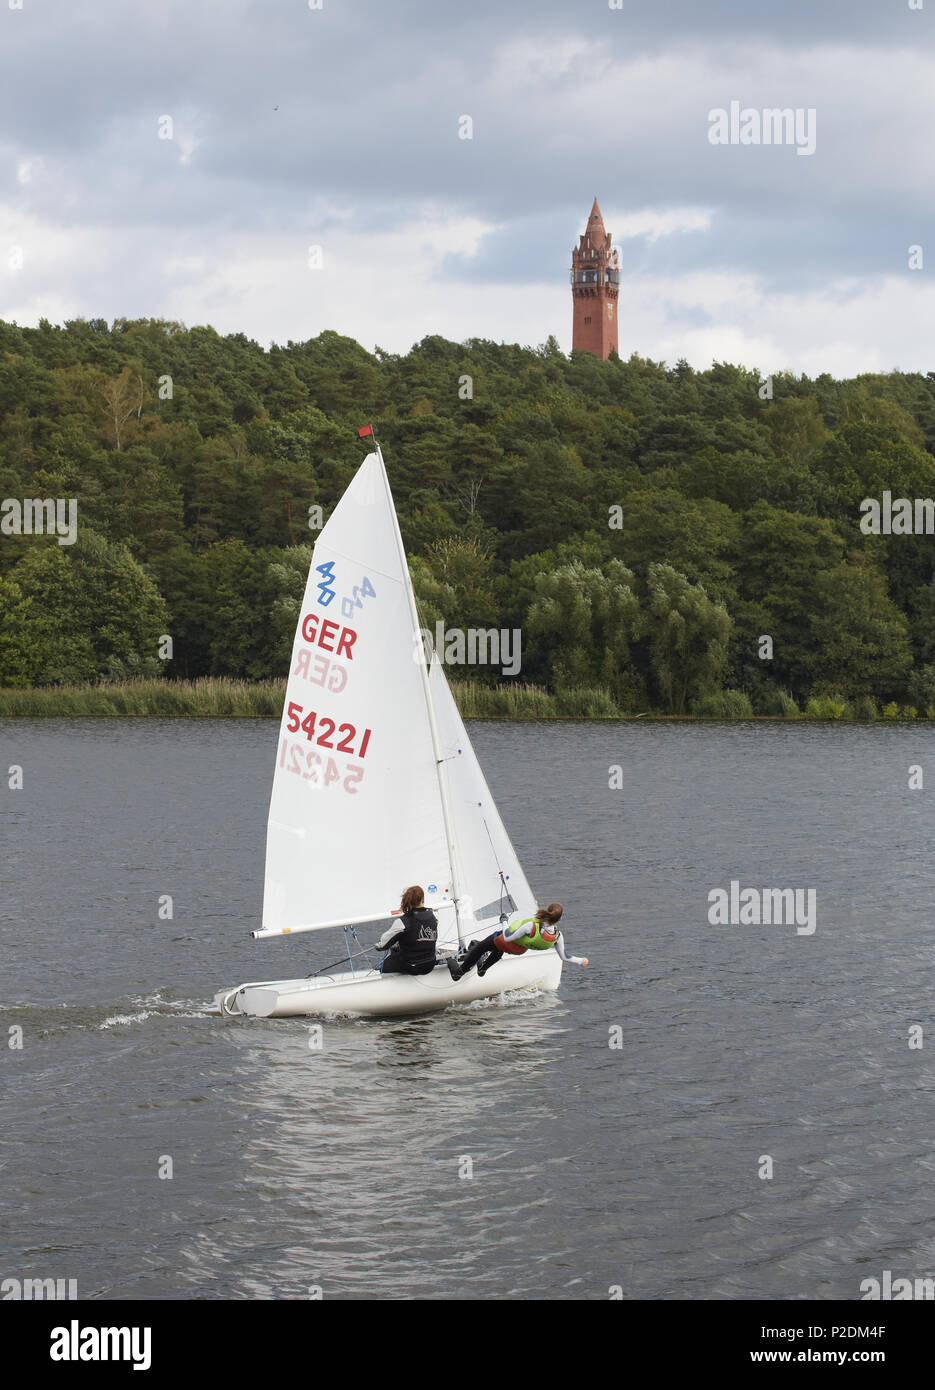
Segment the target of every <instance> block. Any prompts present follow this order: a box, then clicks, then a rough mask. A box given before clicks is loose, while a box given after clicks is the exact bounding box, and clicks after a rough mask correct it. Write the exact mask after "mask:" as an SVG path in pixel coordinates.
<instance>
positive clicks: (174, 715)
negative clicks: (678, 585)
mask: <svg viewBox="0 0 935 1390" xmlns="http://www.w3.org/2000/svg"><path fill="white" fill-rule="evenodd" d="M451 689H452V692H453V694H454V696H455V700H456V702H457V705H458V709H459V711H460V713H461V717H462V718H463V719H468V720H490V721H492V722H498V723H508V722H513V721H520V722H525V723H574V722H579V723H580V722H586V723H625V724H635V723H637V722H639V721H645V722H648V723H653V724H660V723H666V724H750V723H755V724H788V723H793V724H794V723H807V724H878V723H882V724H929V723H932V722H933V720H932V719H931V718H930V717H929V716H928V714H927V712H926V711H911V709H910V708H909V707H904V708H903V709H900V710H896V708H895V706H892V705H891V706H888V707H887V710H886V712H885V713H881V714H877V715H876V716H869V715H862V716H858V715H855V714H853V713H850V712H847V713H844V712H843V710H842V712H841V713H840V714H826V713H822V714H818V713H806V712H804V711H798V712H796V713H795V714H792V713H788V714H785V715H783V714H752V713H738V714H736V715H730V714H724V713H719V714H711V715H706V714H667V713H665V712H663V711H656V710H644V711H640V712H639V713H636V714H630V713H627V712H625V711H623V710H619V709H617V708H616V706H615V705H614V704H613V701H612V700H611V698H610V696H609V694H608V693H607V692H606V691H604V690H591V689H581V690H571V691H564V692H560V693H558V694H552V693H550V692H549V691H547V690H546V689H544V688H543V687H541V686H523V685H520V686H499V687H491V686H479V685H474V684H472V683H469V682H463V681H452V682H451ZM285 692H286V682H285V680H284V679H281V680H270V681H254V682H252V681H242V680H234V679H229V678H227V677H223V676H205V677H201V678H199V679H197V680H192V681H188V680H147V679H140V680H131V681H120V682H102V683H98V684H86V685H72V686H66V685H62V686H40V687H34V688H24V689H13V688H8V689H0V720H6V719H10V720H13V719H63V718H64V719H68V718H71V719H270V720H279V719H280V718H281V717H282V706H283V700H284V698H285Z"/></svg>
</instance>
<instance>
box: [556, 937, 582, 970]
mask: <svg viewBox="0 0 935 1390" xmlns="http://www.w3.org/2000/svg"><path fill="white" fill-rule="evenodd" d="M555 949H556V951H558V953H559V955H560V956H561V958H562V960H570V961H571V963H572V965H580V964H581V962H582V960H583V959H584V957H583V956H566V955H565V938H564V937H563V936H562V933H561V932H559V934H558V939H557V941H556V942H555Z"/></svg>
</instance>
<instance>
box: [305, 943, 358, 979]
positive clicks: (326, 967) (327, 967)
mask: <svg viewBox="0 0 935 1390" xmlns="http://www.w3.org/2000/svg"><path fill="white" fill-rule="evenodd" d="M345 940H346V938H345ZM358 940H359V938H358ZM368 949H369V948H368V947H366V946H365V947H364V948H363V950H361V951H355V952H354V956H366V955H367V952H368ZM348 955H350V952H348ZM343 963H344V957H343V956H339V957H338V959H337V960H333V961H332V962H331V964H330V965H323V966H321V967H320V968H319V969H318V970H313V971H312V973H311V975H306V976H305V978H306V980H314V979H315V978H316V976H318V975H324V974H326V973H327V971H329V970H333V969H334V967H335V966H336V965H343Z"/></svg>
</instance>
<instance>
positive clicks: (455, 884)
mask: <svg viewBox="0 0 935 1390" xmlns="http://www.w3.org/2000/svg"><path fill="white" fill-rule="evenodd" d="M373 447H374V451H375V453H376V456H377V458H378V459H379V460H380V470H381V472H382V474H383V485H384V487H385V488H386V495H387V499H388V501H389V504H390V512H391V514H392V517H393V529H394V531H395V534H396V544H397V546H398V548H399V560H400V564H401V566H402V572H403V584H404V586H405V589H406V598H407V600H408V602H409V616H410V617H411V619H412V634H413V637H416V636H418V640H419V642H420V644H421V641H422V635H421V627H420V624H419V614H418V612H417V610H416V596H415V593H414V592H413V588H412V579H411V577H410V574H409V563H408V561H407V559H406V547H405V546H404V545H403V536H402V532H401V531H400V529H399V518H398V516H397V515H396V507H395V505H394V503H393V494H392V491H391V490H390V480H389V477H388V476H387V472H386V464H385V463H384V461H383V452H382V450H381V448H380V446H379V444H378V443H377V441H376V439H374V441H373ZM419 673H420V675H421V677H422V690H423V692H424V694H425V706H426V710H427V711H428V716H429V728H430V729H431V732H432V750H433V753H434V755H435V773H436V776H437V777H438V790H439V793H440V795H441V801H442V817H443V819H444V822H445V843H446V844H447V847H448V865H449V868H450V869H451V896H452V897H453V899H454V906H455V923H456V928H457V932H458V941H459V942H463V940H464V937H463V936H462V934H461V881H460V876H459V874H458V853H457V850H456V849H455V843H454V815H453V813H452V810H451V801H450V798H449V793H448V779H447V778H446V777H445V775H444V762H445V758H444V756H443V753H442V744H441V738H440V737H439V733H438V722H437V720H436V718H435V706H434V704H433V702H432V689H431V686H430V685H429V673H428V667H427V666H426V664H425V659H424V656H423V657H420V658H419Z"/></svg>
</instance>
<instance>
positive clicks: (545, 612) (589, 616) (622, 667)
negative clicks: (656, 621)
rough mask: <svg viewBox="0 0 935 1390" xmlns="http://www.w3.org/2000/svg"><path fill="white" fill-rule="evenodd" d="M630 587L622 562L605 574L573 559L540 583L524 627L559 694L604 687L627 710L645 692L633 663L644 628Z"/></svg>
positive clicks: (629, 576)
mask: <svg viewBox="0 0 935 1390" xmlns="http://www.w3.org/2000/svg"><path fill="white" fill-rule="evenodd" d="M632 586H633V575H632V574H631V572H630V571H629V570H628V569H627V568H626V567H625V566H624V565H622V564H621V563H620V561H619V560H611V561H610V562H609V564H608V565H607V567H606V570H605V571H602V570H599V569H588V568H586V567H585V566H584V565H583V564H581V562H580V561H578V560H575V561H573V562H572V563H571V564H569V565H562V566H561V567H560V568H558V569H555V570H552V571H550V572H549V573H547V574H541V575H540V576H539V578H538V579H537V580H536V590H535V599H534V600H533V602H532V604H531V605H530V608H529V614H528V617H527V621H526V627H527V629H528V632H529V635H530V638H531V639H532V642H533V644H534V655H538V656H539V657H540V659H542V658H543V657H544V660H545V664H546V666H547V669H548V672H549V680H550V682H551V684H552V686H553V687H554V688H555V689H556V690H563V689H567V688H569V687H573V686H598V685H605V686H607V687H609V689H610V691H611V693H612V694H613V695H614V696H615V697H616V698H617V699H618V700H619V701H620V702H621V703H622V704H623V706H624V707H625V708H629V707H630V705H631V703H632V701H633V699H634V698H638V697H639V696H640V695H641V694H643V693H644V692H643V690H642V686H641V684H640V682H639V680H638V678H636V676H635V673H634V671H633V670H632V667H631V663H630V647H631V644H632V643H633V641H634V640H635V639H636V638H638V637H639V635H640V627H641V624H640V613H639V601H638V599H637V597H636V594H635V593H634V592H633V587H632Z"/></svg>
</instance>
